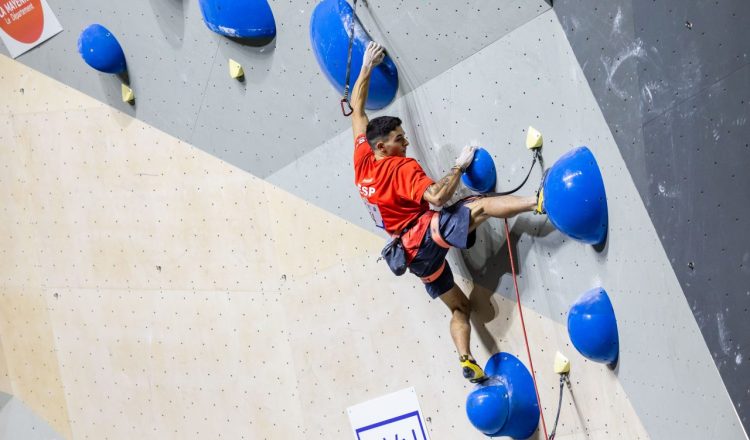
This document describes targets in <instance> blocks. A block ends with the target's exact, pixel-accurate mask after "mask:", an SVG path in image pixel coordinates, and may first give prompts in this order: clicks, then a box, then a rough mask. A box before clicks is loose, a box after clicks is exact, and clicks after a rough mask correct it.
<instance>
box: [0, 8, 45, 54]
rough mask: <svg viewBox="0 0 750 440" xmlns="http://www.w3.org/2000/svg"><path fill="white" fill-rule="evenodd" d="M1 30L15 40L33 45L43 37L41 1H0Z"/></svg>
mask: <svg viewBox="0 0 750 440" xmlns="http://www.w3.org/2000/svg"><path fill="white" fill-rule="evenodd" d="M0 28H2V29H3V30H4V31H5V32H6V33H7V34H8V35H10V36H11V37H13V39H15V40H18V41H20V42H21V43H28V44H31V43H33V42H35V41H36V40H38V39H39V37H41V36H42V31H43V30H44V12H43V11H42V1H41V0H0Z"/></svg>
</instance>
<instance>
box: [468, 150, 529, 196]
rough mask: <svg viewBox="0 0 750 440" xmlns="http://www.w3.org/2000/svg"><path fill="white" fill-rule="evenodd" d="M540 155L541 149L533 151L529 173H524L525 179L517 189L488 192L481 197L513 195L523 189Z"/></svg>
mask: <svg viewBox="0 0 750 440" xmlns="http://www.w3.org/2000/svg"><path fill="white" fill-rule="evenodd" d="M541 155H542V153H541V149H539V148H536V149H534V158H533V159H532V161H531V166H530V167H529V172H528V173H526V177H525V178H524V179H523V182H521V184H520V185H518V186H517V187H515V188H514V189H512V190H510V191H503V192H490V193H484V194H482V195H483V196H485V197H496V196H507V195H510V194H513V193H515V192H516V191H518V190H519V189H521V188H523V186H524V185H526V182H527V181H528V180H529V176H531V171H532V170H533V169H534V165H536V163H537V161H538V160H539V158H540V157H541Z"/></svg>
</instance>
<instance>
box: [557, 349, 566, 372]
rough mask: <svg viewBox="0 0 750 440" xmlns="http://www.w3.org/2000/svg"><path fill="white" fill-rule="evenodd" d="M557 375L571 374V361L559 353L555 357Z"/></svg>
mask: <svg viewBox="0 0 750 440" xmlns="http://www.w3.org/2000/svg"><path fill="white" fill-rule="evenodd" d="M555 373H557V374H565V373H570V361H569V360H568V358H566V357H565V356H563V354H562V353H560V352H559V351H558V352H557V354H556V355H555Z"/></svg>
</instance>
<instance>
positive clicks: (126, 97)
mask: <svg viewBox="0 0 750 440" xmlns="http://www.w3.org/2000/svg"><path fill="white" fill-rule="evenodd" d="M133 101H135V95H134V94H133V89H131V88H130V87H128V86H126V85H125V84H122V102H133Z"/></svg>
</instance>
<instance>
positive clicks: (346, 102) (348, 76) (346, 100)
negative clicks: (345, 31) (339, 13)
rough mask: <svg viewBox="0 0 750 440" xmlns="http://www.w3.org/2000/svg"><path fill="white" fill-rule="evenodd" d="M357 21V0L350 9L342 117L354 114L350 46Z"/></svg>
mask: <svg viewBox="0 0 750 440" xmlns="http://www.w3.org/2000/svg"><path fill="white" fill-rule="evenodd" d="M356 20H357V0H354V6H353V7H352V22H351V23H350V24H349V49H348V50H347V55H346V81H345V83H344V97H343V98H341V113H343V114H344V116H350V115H351V114H352V113H354V109H353V108H352V105H351V104H350V103H349V82H350V80H351V76H352V46H353V45H354V22H355V21H356ZM344 105H346V106H347V107H349V111H348V112H347V111H346V107H344Z"/></svg>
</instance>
